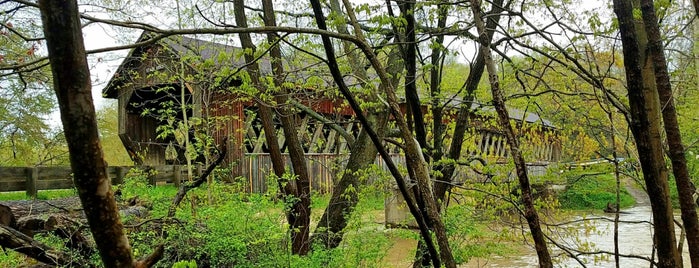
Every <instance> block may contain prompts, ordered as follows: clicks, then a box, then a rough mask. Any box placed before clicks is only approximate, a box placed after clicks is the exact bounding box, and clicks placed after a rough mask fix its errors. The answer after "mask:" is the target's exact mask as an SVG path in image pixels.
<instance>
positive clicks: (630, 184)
mask: <svg viewBox="0 0 699 268" xmlns="http://www.w3.org/2000/svg"><path fill="white" fill-rule="evenodd" d="M622 183H623V184H624V188H626V191H628V192H629V194H631V196H633V198H634V199H636V206H650V198H649V197H648V194H647V193H646V191H644V190H643V189H640V187H639V185H637V184H636V182H634V181H633V180H631V179H628V178H627V179H624V180H623V181H622Z"/></svg>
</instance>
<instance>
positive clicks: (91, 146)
mask: <svg viewBox="0 0 699 268" xmlns="http://www.w3.org/2000/svg"><path fill="white" fill-rule="evenodd" d="M39 8H40V10H41V19H42V21H43V25H44V35H45V37H46V45H47V47H48V52H49V61H50V63H51V67H52V68H51V69H52V72H53V82H54V90H55V91H56V95H57V96H58V104H59V107H60V111H61V120H62V122H63V130H64V132H65V136H66V141H67V143H68V151H69V152H70V163H71V167H72V169H73V179H74V182H75V187H76V188H77V190H78V195H79V196H80V200H81V202H82V204H83V208H84V211H85V215H86V216H87V220H88V223H89V224H90V231H91V232H92V235H93V237H94V240H95V242H96V243H97V247H98V249H99V252H100V256H101V258H102V261H103V263H104V266H105V267H132V266H134V259H133V255H132V254H131V246H130V245H129V241H128V239H127V238H126V235H125V234H124V231H123V228H122V227H123V226H122V223H121V220H120V219H119V210H118V209H117V205H116V201H115V200H114V194H113V192H112V188H111V183H110V180H109V177H108V176H107V164H106V162H105V161H104V157H103V153H102V147H101V145H100V141H99V135H98V133H97V121H96V119H95V108H94V106H93V101H92V86H91V84H90V71H89V68H88V65H87V58H86V54H85V46H84V44H83V38H82V31H81V28H80V18H79V17H78V4H77V2H76V1H74V0H72V1H52V0H41V1H39Z"/></svg>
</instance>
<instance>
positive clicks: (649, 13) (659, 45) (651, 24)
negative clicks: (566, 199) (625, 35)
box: [641, 0, 699, 267]
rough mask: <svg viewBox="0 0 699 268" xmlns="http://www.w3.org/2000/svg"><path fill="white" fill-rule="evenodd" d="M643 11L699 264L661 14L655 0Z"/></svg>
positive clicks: (646, 0)
mask: <svg viewBox="0 0 699 268" xmlns="http://www.w3.org/2000/svg"><path fill="white" fill-rule="evenodd" d="M641 11H642V12H643V24H644V25H645V30H646V33H647V35H648V51H649V52H650V57H651V58H652V60H653V66H654V67H655V83H656V87H657V91H658V97H659V98H660V106H661V107H663V109H662V115H663V123H664V126H665V133H666V135H667V137H666V139H667V143H668V145H669V147H670V150H669V151H668V157H669V158H670V160H671V161H672V172H673V174H675V183H676V184H677V192H678V195H679V200H680V209H681V211H682V222H683V223H684V229H685V232H686V233H687V243H688V244H689V258H690V260H691V263H692V267H699V222H698V221H697V208H696V204H695V203H694V198H693V197H692V195H693V194H694V191H693V187H692V181H691V179H690V178H689V170H687V159H686V158H685V152H684V145H683V144H682V135H680V128H679V124H678V123H677V112H676V110H675V102H674V100H673V97H672V87H671V85H670V75H669V74H668V71H667V60H666V59H665V53H664V51H663V40H662V37H661V36H660V29H659V28H658V18H657V16H656V15H655V8H654V6H653V1H650V0H641Z"/></svg>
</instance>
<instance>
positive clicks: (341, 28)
mask: <svg viewBox="0 0 699 268" xmlns="http://www.w3.org/2000/svg"><path fill="white" fill-rule="evenodd" d="M330 8H331V10H332V11H333V12H335V13H336V14H342V13H343V12H342V7H341V5H340V1H339V0H330ZM347 8H351V7H347ZM336 28H337V31H338V32H339V33H341V34H350V33H349V31H348V30H347V26H346V25H344V24H343V25H337V26H336ZM342 47H343V50H344V51H345V53H347V57H348V62H349V64H350V67H351V68H352V72H353V73H354V75H355V76H357V77H358V78H359V80H360V81H362V86H363V87H368V86H371V85H369V84H368V81H369V77H368V75H367V73H366V69H364V66H363V65H362V64H361V62H360V59H359V54H358V53H357V51H356V50H354V47H353V46H352V44H351V43H350V42H348V41H343V42H342ZM394 55H395V53H393V54H391V55H390V56H389V57H391V58H393V56H394ZM394 77H396V76H394ZM375 94H377V92H374V94H370V95H369V96H366V98H365V99H364V100H365V101H368V102H375V101H377V99H376V95H375ZM367 119H368V120H369V122H370V125H371V127H372V128H374V129H375V130H376V132H377V133H378V134H379V135H382V134H381V133H383V132H384V129H385V126H386V123H387V122H388V116H387V114H386V113H385V112H382V111H379V110H376V109H372V110H369V111H367ZM377 153H378V149H376V146H374V143H372V141H371V138H370V137H369V134H368V133H367V131H366V129H364V128H363V129H362V130H361V132H360V133H359V137H357V140H356V142H355V143H354V144H353V146H352V148H351V153H350V157H349V159H348V161H347V165H345V172H344V173H343V174H342V177H341V178H340V181H339V182H337V183H336V184H335V185H334V186H333V191H332V196H331V197H330V202H329V203H328V206H327V207H326V208H325V211H324V212H323V216H321V218H320V221H319V222H318V225H317V227H316V230H315V232H314V235H313V237H311V241H312V243H313V244H320V245H323V246H325V247H326V248H335V247H337V246H339V245H340V242H341V241H342V236H343V229H344V228H345V227H346V226H347V220H348V216H349V215H350V213H352V211H353V210H354V208H355V206H356V205H357V203H358V202H359V196H358V194H359V190H360V183H359V177H361V175H362V174H360V173H359V172H358V171H361V170H364V169H367V168H369V167H370V166H371V165H372V164H374V161H375V160H376V154H377ZM348 189H352V190H348Z"/></svg>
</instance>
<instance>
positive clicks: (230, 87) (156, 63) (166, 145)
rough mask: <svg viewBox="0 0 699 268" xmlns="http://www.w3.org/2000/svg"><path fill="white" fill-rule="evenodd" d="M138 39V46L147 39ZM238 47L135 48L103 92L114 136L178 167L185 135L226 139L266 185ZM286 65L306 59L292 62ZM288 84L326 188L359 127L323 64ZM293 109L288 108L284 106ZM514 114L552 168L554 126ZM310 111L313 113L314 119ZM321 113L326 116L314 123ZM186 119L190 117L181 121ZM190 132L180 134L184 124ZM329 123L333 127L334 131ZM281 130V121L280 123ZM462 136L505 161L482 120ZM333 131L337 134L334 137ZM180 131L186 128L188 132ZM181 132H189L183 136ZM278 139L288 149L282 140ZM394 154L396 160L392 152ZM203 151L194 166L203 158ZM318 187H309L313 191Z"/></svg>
mask: <svg viewBox="0 0 699 268" xmlns="http://www.w3.org/2000/svg"><path fill="white" fill-rule="evenodd" d="M148 38H149V35H148V34H147V33H144V34H142V35H141V37H140V38H139V40H138V42H143V41H147V40H148ZM241 53H242V49H240V48H236V47H233V46H229V45H225V44H220V43H213V42H208V41H203V40H199V39H194V38H189V37H172V38H165V39H162V40H159V41H157V42H152V43H148V44H147V45H143V46H140V47H137V48H135V49H133V50H131V51H130V52H129V54H128V56H127V57H126V59H125V60H124V61H123V62H122V64H121V65H120V66H119V68H118V69H117V71H116V73H115V74H114V76H113V77H112V79H111V80H110V81H109V83H108V85H107V86H106V87H105V88H104V90H103V96H104V97H106V98H111V99H117V100H118V105H119V119H118V122H119V123H118V124H119V127H118V130H119V137H120V138H121V140H122V142H123V144H124V146H125V147H126V149H127V151H128V152H129V154H130V155H131V157H132V159H133V160H134V162H136V163H137V164H144V165H163V164H181V163H183V162H184V153H185V152H184V151H185V150H184V149H183V148H184V147H183V143H182V137H183V136H185V137H186V136H189V139H190V140H191V141H193V142H199V144H203V143H208V144H219V143H220V142H221V141H223V138H224V137H229V144H228V147H229V154H228V155H227V159H226V162H227V163H229V164H230V166H231V167H232V170H233V171H232V172H233V175H240V176H243V177H246V178H248V179H249V182H250V185H249V190H250V191H263V190H264V189H265V188H266V185H265V184H264V179H261V178H265V177H266V176H267V175H268V174H270V173H271V171H270V170H271V165H270V160H269V156H268V154H267V147H266V144H265V139H264V133H263V130H262V127H261V122H260V119H259V117H258V115H257V106H256V103H257V102H256V101H255V98H264V97H262V96H260V94H259V93H256V92H257V91H256V89H250V88H249V87H248V86H246V83H245V82H244V81H246V79H247V78H246V77H245V74H244V72H240V70H241V69H243V68H245V62H244V61H243V60H242V54H241ZM289 62H306V61H303V60H301V61H299V60H295V61H294V60H289ZM259 63H260V68H261V72H262V73H263V75H264V74H265V73H270V72H271V67H270V62H269V59H267V58H265V57H260V60H259ZM287 65H288V68H289V70H288V71H289V74H288V76H287V77H286V81H287V82H289V83H293V84H294V85H296V89H297V90H296V92H295V93H294V99H295V100H296V106H297V107H306V108H304V109H305V110H304V109H295V110H296V111H298V112H297V113H295V114H294V116H296V119H297V120H296V122H297V124H298V129H299V136H300V137H299V138H300V140H301V141H302V142H303V148H304V149H305V152H306V156H307V158H308V163H309V172H310V173H311V174H310V175H311V177H314V178H315V179H314V180H313V181H314V184H329V185H332V178H333V175H334V174H335V173H336V172H335V171H336V170H333V169H335V168H337V167H342V166H343V165H342V163H341V162H342V161H344V159H346V158H347V153H348V152H349V149H348V146H347V139H346V138H343V135H351V136H353V138H356V137H357V136H358V133H359V129H360V124H359V122H358V121H356V120H354V116H353V115H354V113H353V111H352V110H351V109H349V107H348V105H347V104H346V103H345V101H344V100H343V99H342V98H340V97H338V96H337V95H334V94H332V92H333V90H328V89H330V88H332V86H331V85H333V81H332V80H331V78H330V77H328V76H327V75H325V74H324V73H323V70H322V68H323V67H324V66H316V65H313V64H306V65H302V66H291V65H290V64H287ZM284 105H289V104H284ZM474 105H476V106H474V107H473V108H474V109H475V110H480V111H481V112H479V113H474V114H472V115H471V117H472V122H486V121H488V120H491V119H492V116H490V115H489V112H488V111H489V110H492V108H488V107H480V106H478V104H474ZM511 113H512V118H513V119H514V120H517V121H520V122H527V123H529V124H530V125H531V126H533V127H532V128H531V131H533V132H535V133H537V134H536V135H534V136H533V137H534V138H533V139H538V140H539V141H537V142H531V143H530V144H532V145H533V146H534V148H532V151H533V152H534V153H535V156H534V157H533V159H534V160H535V161H546V162H553V161H557V160H558V159H559V157H560V143H559V142H558V139H557V137H556V134H555V133H556V129H555V127H554V126H553V125H552V124H551V123H550V122H548V121H547V120H544V119H542V118H540V117H539V116H537V115H535V114H532V113H525V112H521V111H517V110H511ZM312 115H313V116H312ZM318 116H322V117H324V118H325V119H324V120H318ZM185 119H186V120H185ZM184 121H187V122H188V124H189V126H191V127H185V128H181V127H180V126H181V122H184ZM331 124H334V125H335V126H334V127H332V128H331V127H330V125H331ZM279 125H280V124H277V127H279ZM474 125H477V126H479V127H477V128H474V129H473V130H472V131H471V133H470V135H467V136H468V137H467V139H468V140H467V141H466V143H465V144H466V145H465V147H467V148H469V149H468V152H467V153H469V154H478V155H481V156H485V157H488V158H489V159H493V160H494V161H497V160H498V159H502V158H504V157H506V156H507V149H506V142H505V140H504V136H503V135H501V134H500V131H499V130H498V129H497V128H496V127H493V126H489V125H488V124H485V123H476V124H474ZM337 126H339V127H340V128H342V130H343V131H338V128H337ZM184 131H187V132H186V133H185V132H184ZM185 134H186V135H185ZM277 137H279V144H280V145H281V146H282V150H285V149H286V143H285V140H284V137H283V135H277ZM397 157H398V156H397ZM205 160H206V153H203V156H202V154H200V157H199V159H198V161H205ZM320 186H322V185H313V188H315V189H319V188H321V187H320Z"/></svg>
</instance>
